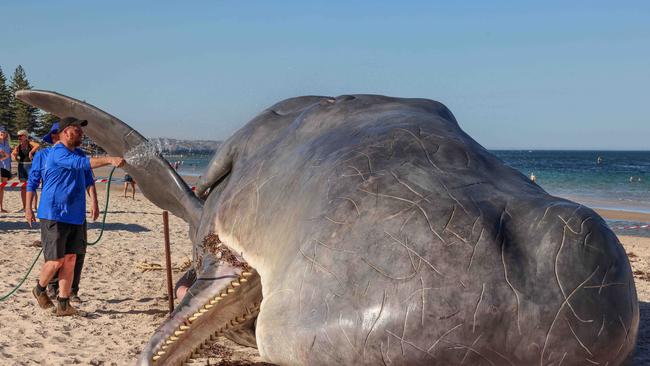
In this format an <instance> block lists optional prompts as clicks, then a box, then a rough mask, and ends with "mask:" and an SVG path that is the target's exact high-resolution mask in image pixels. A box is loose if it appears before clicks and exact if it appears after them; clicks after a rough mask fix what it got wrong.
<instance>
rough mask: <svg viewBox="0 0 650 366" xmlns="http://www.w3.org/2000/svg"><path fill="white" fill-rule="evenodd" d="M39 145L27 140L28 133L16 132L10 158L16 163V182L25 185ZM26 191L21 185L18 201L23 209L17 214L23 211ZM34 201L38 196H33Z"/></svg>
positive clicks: (24, 131) (25, 131) (23, 131)
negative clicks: (14, 144)
mask: <svg viewBox="0 0 650 366" xmlns="http://www.w3.org/2000/svg"><path fill="white" fill-rule="evenodd" d="M40 146H41V145H39V144H38V143H36V142H34V141H32V140H31V139H30V138H29V132H27V130H20V131H18V145H16V147H15V148H14V151H13V152H12V153H11V157H12V158H13V159H14V160H16V161H18V180H20V181H21V182H23V183H25V182H27V178H28V177H29V169H30V168H31V167H32V159H34V154H36V151H37V150H38V148H39V147H40ZM26 192H27V190H26V187H25V186H24V185H23V186H22V187H20V199H21V200H22V202H23V208H22V209H20V210H19V211H18V212H20V211H23V210H24V209H25V194H26ZM34 197H35V199H36V201H38V196H37V195H36V194H34Z"/></svg>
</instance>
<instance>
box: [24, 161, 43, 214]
mask: <svg viewBox="0 0 650 366" xmlns="http://www.w3.org/2000/svg"><path fill="white" fill-rule="evenodd" d="M42 170H43V154H42V153H41V154H36V156H34V160H33V161H32V169H31V170H30V171H29V176H28V177H27V192H35V191H36V188H38V186H39V185H40V184H41V171H42ZM30 203H31V202H30Z"/></svg>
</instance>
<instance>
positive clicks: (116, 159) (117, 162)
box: [111, 157, 126, 168]
mask: <svg viewBox="0 0 650 366" xmlns="http://www.w3.org/2000/svg"><path fill="white" fill-rule="evenodd" d="M125 162H126V161H125V160H124V158H120V157H113V158H111V165H113V166H114V167H117V168H121V167H122V166H123V165H124V163H125Z"/></svg>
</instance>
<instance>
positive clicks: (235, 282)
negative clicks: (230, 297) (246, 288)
mask: <svg viewBox="0 0 650 366" xmlns="http://www.w3.org/2000/svg"><path fill="white" fill-rule="evenodd" d="M230 284H231V285H232V286H234V287H237V286H240V284H239V281H232V282H230Z"/></svg>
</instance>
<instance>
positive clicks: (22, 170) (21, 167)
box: [18, 163, 32, 181]
mask: <svg viewBox="0 0 650 366" xmlns="http://www.w3.org/2000/svg"><path fill="white" fill-rule="evenodd" d="M31 167H32V164H23V163H20V164H18V179H19V180H20V181H25V180H27V178H29V169H30V168H31Z"/></svg>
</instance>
